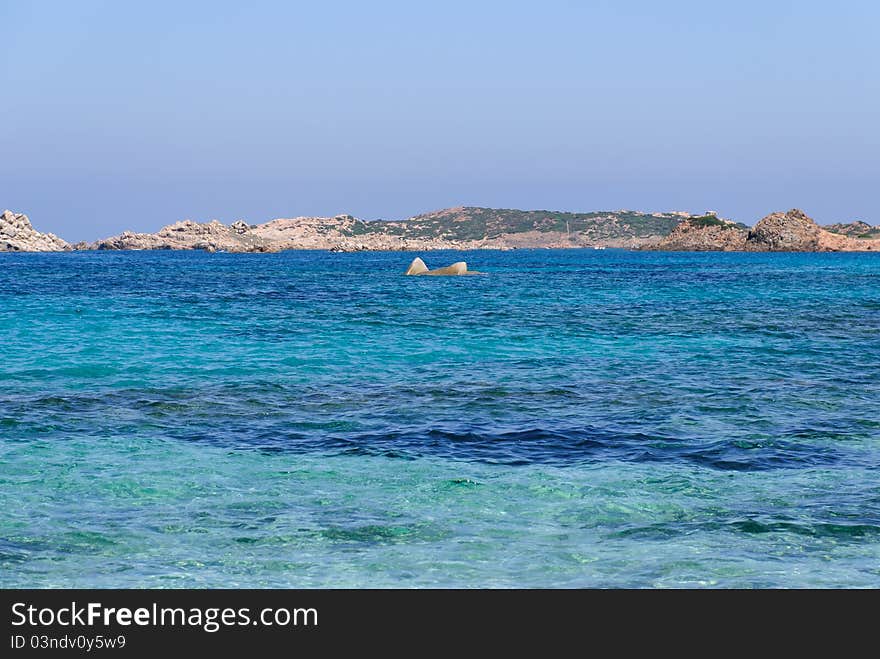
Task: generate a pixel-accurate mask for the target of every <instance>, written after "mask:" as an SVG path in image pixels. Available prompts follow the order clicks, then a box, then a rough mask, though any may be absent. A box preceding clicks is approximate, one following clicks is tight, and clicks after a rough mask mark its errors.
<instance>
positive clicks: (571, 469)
mask: <svg viewBox="0 0 880 659" xmlns="http://www.w3.org/2000/svg"><path fill="white" fill-rule="evenodd" d="M413 256H414V255H413V254H402V253H357V254H330V253H326V252H287V253H282V254H253V255H249V254H240V255H235V254H213V255H209V254H204V253H201V252H129V253H125V252H79V253H68V254H0V586H3V587H25V586H33V587H59V586H64V587H141V586H145V587H184V586H189V587H221V588H222V587H388V586H396V587H425V586H429V587H434V586H443V587H446V586H451V587H459V586H461V587H477V586H479V587H513V586H525V587H533V586H541V587H581V586H598V587H771V586H775V587H827V586H842V587H880V255H876V254H722V253H712V254H690V253H639V252H627V251H619V250H610V249H609V250H604V251H594V250H559V251H547V250H520V251H511V252H492V251H486V252H468V253H464V254H462V253H457V252H436V253H429V254H427V255H423V256H424V257H425V259H426V261H427V262H428V265H429V266H431V267H438V266H441V265H447V264H448V263H451V262H452V261H456V260H462V259H464V260H466V261H468V265H469V267H471V268H472V269H477V270H482V271H485V272H486V273H488V274H486V275H485V276H474V277H458V278H454V277H450V278H445V277H437V278H433V277H431V278H424V277H423V278H414V277H404V276H402V274H401V273H402V271H403V270H404V269H405V268H406V267H407V265H408V263H409V261H410V259H411V258H412V257H413Z"/></svg>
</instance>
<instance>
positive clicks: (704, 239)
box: [651, 215, 748, 252]
mask: <svg viewBox="0 0 880 659" xmlns="http://www.w3.org/2000/svg"><path fill="white" fill-rule="evenodd" d="M747 236H748V231H747V228H746V227H745V226H744V225H742V224H737V223H736V222H731V221H730V220H725V219H721V218H719V217H717V216H715V215H703V216H701V217H690V218H687V219H685V220H682V221H681V222H679V223H678V225H676V227H675V228H674V229H673V230H672V233H670V234H669V235H668V236H666V237H665V238H663V239H662V240H661V241H660V242H659V243H658V244H657V245H656V246H652V247H651V249H659V250H669V251H677V252H710V251H717V252H736V251H742V250H744V249H745V245H746V237H747Z"/></svg>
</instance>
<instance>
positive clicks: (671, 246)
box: [654, 208, 880, 252]
mask: <svg viewBox="0 0 880 659" xmlns="http://www.w3.org/2000/svg"><path fill="white" fill-rule="evenodd" d="M853 225H862V226H853ZM832 228H833V229H835V230H834V231H832V230H831V229H832ZM873 229H876V232H874V231H873ZM856 236H858V237H856ZM654 248H655V249H661V250H671V251H685V252H689V251H724V252H858V251H864V252H871V251H880V227H871V226H869V225H867V224H865V223H864V222H859V223H853V224H852V225H848V224H836V225H833V227H829V228H827V229H826V228H822V227H820V226H819V225H818V224H816V222H815V221H814V220H813V219H812V218H811V217H809V216H807V214H806V213H804V212H803V211H802V210H800V209H797V208H793V209H791V210H790V211H788V212H786V213H771V214H770V215H767V216H766V217H764V218H762V219H761V220H760V221H759V222H758V223H757V224H756V225H755V226H754V227H752V228H751V229H749V227H747V226H745V225H744V224H739V223H736V222H731V221H730V220H724V219H721V218H718V217H716V216H714V215H705V216H702V217H692V218H687V219H685V220H682V222H680V223H679V224H678V225H677V226H676V227H675V228H674V229H673V230H672V232H671V233H670V234H669V235H668V236H666V237H664V238H663V239H662V240H661V241H660V242H659V243H657V245H656V246H654Z"/></svg>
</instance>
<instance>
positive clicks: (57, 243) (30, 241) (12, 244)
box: [0, 210, 72, 252]
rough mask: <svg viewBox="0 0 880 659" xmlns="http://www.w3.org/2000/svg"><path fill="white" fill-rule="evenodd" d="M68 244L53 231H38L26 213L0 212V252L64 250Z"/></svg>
mask: <svg viewBox="0 0 880 659" xmlns="http://www.w3.org/2000/svg"><path fill="white" fill-rule="evenodd" d="M70 249H72V247H71V246H70V244H68V243H67V242H66V241H64V240H62V239H61V238H59V237H58V236H56V235H55V234H54V233H40V232H39V231H37V230H36V229H34V227H33V226H31V222H30V220H29V219H28V216H27V215H22V214H21V213H13V212H12V211H10V210H6V211H3V213H0V252H65V251H68V250H70Z"/></svg>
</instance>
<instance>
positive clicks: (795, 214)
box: [746, 208, 822, 252]
mask: <svg viewBox="0 0 880 659" xmlns="http://www.w3.org/2000/svg"><path fill="white" fill-rule="evenodd" d="M821 231H822V230H821V229H820V228H819V225H818V224H816V223H815V222H814V221H813V220H812V219H811V218H810V217H808V216H807V214H806V213H804V212H803V211H802V210H800V209H798V208H793V209H791V210H790V211H788V212H787V213H771V214H770V215H767V216H766V217H764V218H762V219H761V220H760V221H759V222H758V223H757V224H756V225H755V226H754V227H752V229H751V230H750V231H749V235H748V238H746V249H747V250H749V251H755V252H816V251H819V249H820V248H819V235H820V233H821Z"/></svg>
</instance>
